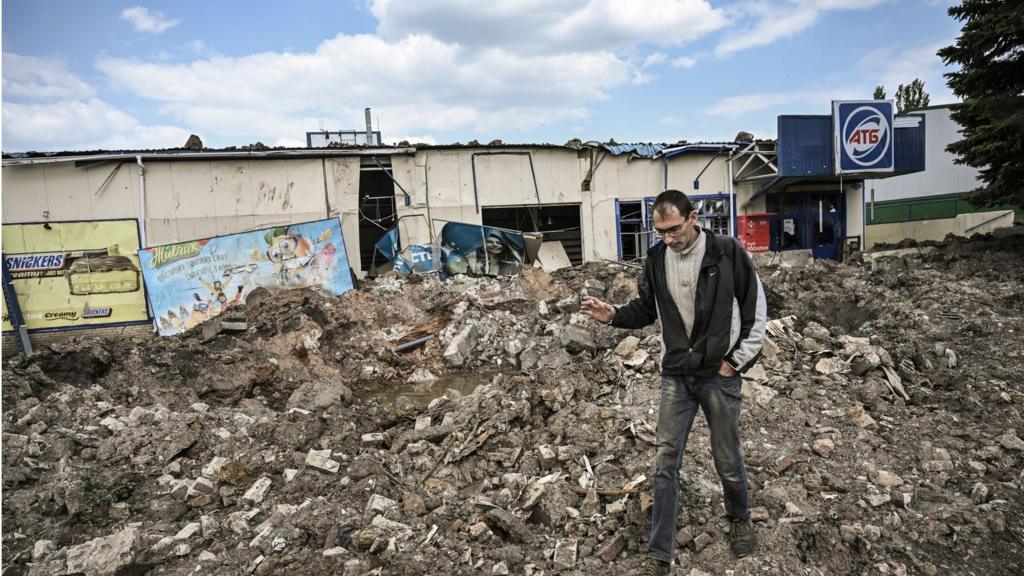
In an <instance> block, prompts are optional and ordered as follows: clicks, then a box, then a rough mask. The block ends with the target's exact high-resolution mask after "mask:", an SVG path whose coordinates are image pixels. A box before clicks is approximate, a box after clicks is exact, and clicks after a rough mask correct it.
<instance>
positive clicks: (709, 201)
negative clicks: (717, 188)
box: [691, 196, 732, 236]
mask: <svg viewBox="0 0 1024 576" xmlns="http://www.w3.org/2000/svg"><path fill="white" fill-rule="evenodd" d="M691 200H692V201H693V206H694V208H695V209H696V210H697V222H699V223H700V225H701V226H703V227H705V228H707V229H708V230H711V231H712V232H714V233H715V234H720V235H722V236H728V235H729V219H730V218H732V211H731V210H729V198H728V197H727V196H713V197H704V198H701V197H693V198H691Z"/></svg>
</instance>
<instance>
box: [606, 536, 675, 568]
mask: <svg viewBox="0 0 1024 576" xmlns="http://www.w3.org/2000/svg"><path fill="white" fill-rule="evenodd" d="M684 546H685V544H684ZM625 548H626V538H625V537H623V536H622V534H621V533H620V534H616V535H615V536H612V537H611V539H609V540H608V542H606V543H605V545H604V546H603V547H602V548H601V550H600V551H598V553H597V555H598V556H600V557H601V560H604V561H605V562H612V561H613V560H615V559H616V558H618V557H619V554H620V553H622V551H623V550H624V549H625Z"/></svg>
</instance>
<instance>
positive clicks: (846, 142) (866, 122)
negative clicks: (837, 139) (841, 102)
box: [842, 106, 892, 168]
mask: <svg viewBox="0 0 1024 576" xmlns="http://www.w3.org/2000/svg"><path fill="white" fill-rule="evenodd" d="M842 135H843V150H844V151H845V152H846V157H847V158H849V159H850V161H851V162H853V163H854V164H857V165H858V166H863V167H865V168H870V167H872V166H874V165H875V164H878V162H879V161H880V160H882V159H883V158H884V156H885V154H886V152H887V151H888V150H889V139H890V138H891V137H892V129H891V127H890V126H889V120H888V119H887V118H886V117H885V116H883V115H882V113H881V112H879V111H878V109H877V108H875V107H873V106H861V107H860V108H857V109H856V110H854V111H853V112H851V113H850V115H849V116H847V117H846V121H845V122H844V123H843V130H842Z"/></svg>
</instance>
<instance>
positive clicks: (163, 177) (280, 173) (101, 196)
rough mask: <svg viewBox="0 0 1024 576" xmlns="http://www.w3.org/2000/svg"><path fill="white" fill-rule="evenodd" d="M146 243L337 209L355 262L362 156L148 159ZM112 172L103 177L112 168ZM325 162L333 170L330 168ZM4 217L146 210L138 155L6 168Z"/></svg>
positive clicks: (78, 216) (69, 217)
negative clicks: (93, 162)
mask: <svg viewBox="0 0 1024 576" xmlns="http://www.w3.org/2000/svg"><path fill="white" fill-rule="evenodd" d="M144 165H145V187H146V202H145V204H146V210H145V211H146V214H145V218H144V226H145V237H146V245H147V246H153V245H158V244H170V243H175V242H183V241H186V240H195V239H198V238H209V237H211V236H219V235H224V234H232V233H237V232H245V231H248V230H256V229H259V228H267V227H270V226H275V225H283V224H288V223H292V222H304V221H310V220H320V219H323V218H327V217H328V215H331V216H340V217H341V219H342V230H343V232H344V233H345V248H346V250H347V251H348V255H349V261H350V264H353V263H354V264H356V265H357V264H358V260H359V256H358V255H359V252H358V245H357V243H358V238H359V235H358V214H357V205H358V204H357V201H358V190H359V180H358V171H359V158H358V157H336V158H327V159H323V160H322V159H319V158H311V159H287V160H284V159H282V160H269V159H244V160H212V161H207V160H190V161H161V162H157V161H148V162H144ZM114 170H117V171H116V173H114V174H113V176H112V177H111V179H110V181H109V182H108V183H107V184H106V185H105V186H103V182H104V181H105V180H106V179H107V177H108V176H111V173H112V171H114ZM325 170H326V174H325ZM2 174H3V194H4V198H3V199H4V202H3V221H4V223H14V222H38V221H41V220H44V219H45V218H44V212H48V214H49V219H50V220H51V221H73V220H102V219H112V218H135V219H140V218H142V216H143V215H142V213H141V209H140V206H141V198H140V194H139V172H138V166H137V164H136V163H135V162H134V161H126V162H124V163H123V164H122V165H121V167H120V168H117V165H116V164H114V163H108V164H99V165H95V166H92V167H82V168H76V167H75V165H74V162H58V163H40V164H33V165H11V166H5V167H4V168H3V173H2Z"/></svg>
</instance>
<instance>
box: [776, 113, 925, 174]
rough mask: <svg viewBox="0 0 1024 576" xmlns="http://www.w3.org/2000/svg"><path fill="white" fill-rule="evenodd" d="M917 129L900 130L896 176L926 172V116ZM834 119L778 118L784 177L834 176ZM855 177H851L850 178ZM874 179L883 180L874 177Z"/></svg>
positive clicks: (779, 151)
mask: <svg viewBox="0 0 1024 576" xmlns="http://www.w3.org/2000/svg"><path fill="white" fill-rule="evenodd" d="M912 116H922V119H921V123H920V124H919V125H918V126H917V127H916V128H897V129H896V130H895V132H896V136H895V138H894V140H893V144H894V145H895V147H896V149H895V151H894V152H895V165H894V172H893V175H895V174H908V173H911V172H920V171H921V170H924V168H925V166H924V136H925V122H924V118H923V115H920V114H913V115H912ZM832 138H833V136H832V117H831V116H779V139H778V163H779V176H781V177H807V176H819V177H832V176H834V175H835V155H834V153H833V150H832V143H833V140H832ZM853 177H855V176H853V175H848V176H847V178H853ZM872 177H875V178H877V177H884V176H881V175H880V174H874V175H873V176H872Z"/></svg>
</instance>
